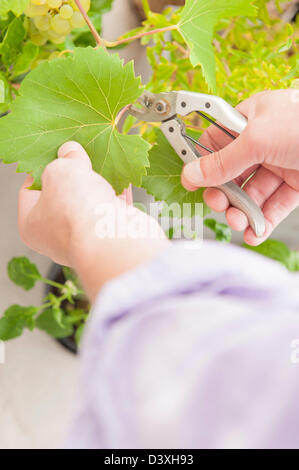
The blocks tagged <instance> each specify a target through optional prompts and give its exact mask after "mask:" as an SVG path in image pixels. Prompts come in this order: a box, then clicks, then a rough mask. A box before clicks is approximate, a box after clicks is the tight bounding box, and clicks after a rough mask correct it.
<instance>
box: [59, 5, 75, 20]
mask: <svg viewBox="0 0 299 470" xmlns="http://www.w3.org/2000/svg"><path fill="white" fill-rule="evenodd" d="M73 13H74V10H73V9H72V7H71V6H70V5H62V7H61V8H60V10H59V16H61V18H63V19H65V20H68V19H70V18H71V17H72V16H73Z"/></svg>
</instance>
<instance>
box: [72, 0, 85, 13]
mask: <svg viewBox="0 0 299 470" xmlns="http://www.w3.org/2000/svg"><path fill="white" fill-rule="evenodd" d="M70 3H71V5H72V7H73V9H74V10H77V11H78V10H79V8H78V7H77V5H76V2H75V1H74V0H70ZM80 3H81V5H82V7H83V8H84V10H85V11H88V10H89V8H90V0H80Z"/></svg>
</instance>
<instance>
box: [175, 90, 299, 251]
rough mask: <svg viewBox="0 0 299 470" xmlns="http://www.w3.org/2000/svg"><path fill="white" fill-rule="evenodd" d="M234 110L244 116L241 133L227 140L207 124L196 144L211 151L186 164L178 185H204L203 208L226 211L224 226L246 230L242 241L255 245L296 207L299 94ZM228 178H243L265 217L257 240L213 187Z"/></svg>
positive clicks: (275, 95)
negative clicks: (243, 125) (233, 138)
mask: <svg viewBox="0 0 299 470" xmlns="http://www.w3.org/2000/svg"><path fill="white" fill-rule="evenodd" d="M237 109H238V110H239V111H240V112H241V113H242V114H244V115H245V116H246V117H247V118H248V125H247V127H246V129H245V130H244V132H242V134H240V136H239V137H238V138H237V139H236V140H234V141H233V142H232V141H231V138H230V137H228V136H226V135H225V134H224V133H223V132H221V131H220V130H219V129H217V128H216V127H215V126H210V127H209V128H208V129H207V131H206V132H205V133H204V134H203V136H202V137H201V139H200V142H201V143H203V144H204V145H206V146H207V147H210V148H212V149H213V150H215V153H213V154H212V155H210V154H209V155H206V156H203V157H202V158H200V159H198V160H195V161H193V162H191V163H189V164H188V165H186V166H185V167H184V170H183V173H182V184H183V186H184V187H185V188H186V189H188V190H189V191H194V190H196V189H197V188H199V187H209V188H208V189H206V191H205V193H204V198H205V202H206V203H207V205H208V206H209V207H210V208H211V209H213V210H215V211H217V212H222V211H226V217H227V221H228V223H229V225H230V226H231V227H232V228H233V229H234V230H237V231H243V230H244V231H245V232H244V241H245V242H246V243H248V244H249V245H258V244H260V243H261V242H263V241H264V240H265V239H266V238H267V237H268V236H269V235H270V234H271V232H272V231H273V229H274V228H275V227H276V226H277V225H278V224H279V223H280V222H281V221H282V220H283V219H285V218H286V217H287V216H288V215H289V214H290V212H292V211H293V210H294V209H295V208H296V207H297V206H299V90H295V89H294V90H292V89H290V90H276V91H265V92H262V93H258V94H257V95H254V96H252V97H251V98H249V99H247V100H246V101H244V102H242V103H241V104H239V105H238V106H237ZM201 152H202V150H201ZM250 175H253V176H252V177H251V179H250V180H248V178H249V176H250ZM230 180H235V181H236V183H237V184H239V185H240V186H241V185H243V184H244V182H246V181H247V180H248V181H247V182H246V183H245V185H244V190H245V191H246V192H247V193H248V194H249V196H250V197H251V198H252V199H253V200H254V201H255V202H256V203H257V204H258V205H259V206H260V207H261V208H262V210H263V213H264V216H265V219H266V232H265V234H264V236H263V237H261V238H257V237H256V235H255V234H254V232H253V230H252V229H251V228H250V227H249V226H248V220H247V217H246V215H245V214H243V213H242V212H241V211H240V210H238V209H236V208H234V207H230V206H229V201H228V199H227V197H226V196H225V195H224V194H223V192H221V191H220V190H218V189H214V188H213V187H214V186H218V185H221V184H223V183H226V182H228V181H230Z"/></svg>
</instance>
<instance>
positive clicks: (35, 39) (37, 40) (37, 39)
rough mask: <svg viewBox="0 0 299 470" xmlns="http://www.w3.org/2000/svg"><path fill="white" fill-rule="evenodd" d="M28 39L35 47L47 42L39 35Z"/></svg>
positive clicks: (32, 35)
mask: <svg viewBox="0 0 299 470" xmlns="http://www.w3.org/2000/svg"><path fill="white" fill-rule="evenodd" d="M30 39H31V41H32V42H33V43H34V44H36V45H37V46H43V45H44V44H45V43H46V42H47V38H46V37H45V36H42V35H41V34H39V33H34V34H31V35H30Z"/></svg>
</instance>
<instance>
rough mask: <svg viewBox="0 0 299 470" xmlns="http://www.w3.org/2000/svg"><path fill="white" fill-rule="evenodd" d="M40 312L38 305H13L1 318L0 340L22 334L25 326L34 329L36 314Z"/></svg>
mask: <svg viewBox="0 0 299 470" xmlns="http://www.w3.org/2000/svg"><path fill="white" fill-rule="evenodd" d="M37 312H38V308H36V307H31V306H30V307H21V306H20V305H11V307H9V308H8V309H7V310H6V311H5V312H4V315H3V317H2V318H0V340H3V341H7V340H9V339H13V338H17V337H18V336H21V334H22V333H23V330H24V328H28V329H29V330H33V328H34V318H33V317H34V315H35V314H36V313H37Z"/></svg>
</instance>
